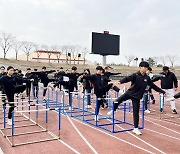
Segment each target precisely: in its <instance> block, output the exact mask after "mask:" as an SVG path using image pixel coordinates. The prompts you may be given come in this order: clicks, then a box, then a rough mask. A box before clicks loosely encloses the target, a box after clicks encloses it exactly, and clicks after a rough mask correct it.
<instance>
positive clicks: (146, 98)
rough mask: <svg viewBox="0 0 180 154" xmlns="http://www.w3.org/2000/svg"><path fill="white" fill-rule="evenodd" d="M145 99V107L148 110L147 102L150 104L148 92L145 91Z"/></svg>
mask: <svg viewBox="0 0 180 154" xmlns="http://www.w3.org/2000/svg"><path fill="white" fill-rule="evenodd" d="M143 100H144V108H145V110H147V109H148V107H147V104H148V93H144V96H143Z"/></svg>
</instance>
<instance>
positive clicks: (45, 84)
mask: <svg viewBox="0 0 180 154" xmlns="http://www.w3.org/2000/svg"><path fill="white" fill-rule="evenodd" d="M43 86H44V90H43V97H45V96H46V91H47V86H48V82H44V83H43Z"/></svg>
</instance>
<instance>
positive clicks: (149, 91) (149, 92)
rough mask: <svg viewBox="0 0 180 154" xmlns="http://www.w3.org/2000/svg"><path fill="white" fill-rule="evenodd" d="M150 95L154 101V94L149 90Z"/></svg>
mask: <svg viewBox="0 0 180 154" xmlns="http://www.w3.org/2000/svg"><path fill="white" fill-rule="evenodd" d="M149 95H150V98H151V100H154V95H153V94H152V89H150V90H149Z"/></svg>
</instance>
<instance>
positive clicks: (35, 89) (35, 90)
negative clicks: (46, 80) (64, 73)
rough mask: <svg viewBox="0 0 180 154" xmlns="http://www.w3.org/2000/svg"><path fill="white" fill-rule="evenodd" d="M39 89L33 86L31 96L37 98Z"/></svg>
mask: <svg viewBox="0 0 180 154" xmlns="http://www.w3.org/2000/svg"><path fill="white" fill-rule="evenodd" d="M38 92H39V87H38V85H33V96H34V97H38Z"/></svg>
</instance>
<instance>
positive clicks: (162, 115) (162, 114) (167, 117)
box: [159, 94, 180, 124]
mask: <svg viewBox="0 0 180 154" xmlns="http://www.w3.org/2000/svg"><path fill="white" fill-rule="evenodd" d="M164 102H165V97H164V95H163V94H160V102H159V107H160V110H161V109H162V110H163V109H164ZM174 118H177V119H178V116H177V117H175V116H174V115H169V114H167V113H166V112H164V111H163V112H161V111H160V115H159V119H160V120H165V121H168V122H172V123H176V124H180V122H179V123H178V122H175V121H172V120H170V119H174Z"/></svg>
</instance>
